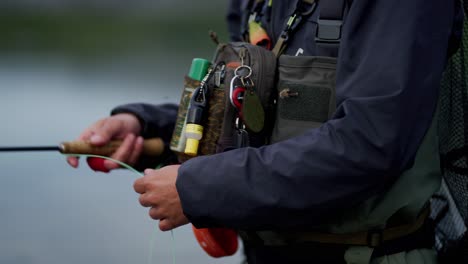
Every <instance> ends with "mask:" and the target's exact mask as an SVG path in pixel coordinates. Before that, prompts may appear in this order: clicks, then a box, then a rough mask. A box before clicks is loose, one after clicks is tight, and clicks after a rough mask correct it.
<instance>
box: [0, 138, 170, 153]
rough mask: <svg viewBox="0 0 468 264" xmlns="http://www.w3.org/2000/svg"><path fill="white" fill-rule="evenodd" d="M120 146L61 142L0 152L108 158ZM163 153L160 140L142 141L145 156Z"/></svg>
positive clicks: (1, 150) (9, 148) (114, 141)
mask: <svg viewBox="0 0 468 264" xmlns="http://www.w3.org/2000/svg"><path fill="white" fill-rule="evenodd" d="M121 144H122V140H113V141H110V142H109V143H108V144H106V145H104V146H94V145H91V143H89V142H87V141H69V142H62V143H61V144H59V145H58V146H11V147H2V146H0V152H24V151H58V152H60V153H62V154H93V155H101V156H109V155H111V154H112V153H114V152H115V151H116V150H117V149H118V148H119V147H120V145H121ZM163 151H164V142H163V141H162V139H160V138H151V139H145V140H144V141H143V154H145V155H147V156H159V155H161V154H162V153H163Z"/></svg>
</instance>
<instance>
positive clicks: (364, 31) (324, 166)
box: [116, 0, 458, 230]
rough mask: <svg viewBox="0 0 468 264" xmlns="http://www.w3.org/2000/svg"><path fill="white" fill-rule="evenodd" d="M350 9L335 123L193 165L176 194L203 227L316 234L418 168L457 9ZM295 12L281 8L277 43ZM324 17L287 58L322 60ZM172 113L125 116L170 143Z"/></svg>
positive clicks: (377, 1) (381, 4)
mask: <svg viewBox="0 0 468 264" xmlns="http://www.w3.org/2000/svg"><path fill="white" fill-rule="evenodd" d="M238 2H239V1H235V0H233V1H231V9H230V12H229V15H228V18H229V21H230V25H231V26H230V30H231V36H232V37H233V38H234V39H235V38H238V37H239V32H240V31H239V30H238V26H239V24H240V23H239V18H240V10H239V4H238ZM349 3H350V5H349V8H348V11H347V17H346V21H345V25H344V29H343V36H342V44H341V48H340V53H339V59H338V71H337V87H336V94H337V110H336V113H335V115H334V116H333V118H331V119H330V120H329V121H328V122H326V123H325V124H324V125H322V126H321V127H320V128H317V129H314V130H311V131H309V132H307V133H306V134H304V135H302V136H298V137H295V138H292V139H289V140H287V141H283V142H279V143H276V144H273V145H269V146H264V147H261V148H258V149H255V148H244V149H237V150H232V151H229V152H225V153H221V154H216V155H212V156H204V157H198V158H194V159H192V160H190V161H188V162H186V163H184V164H183V165H182V166H181V167H180V170H179V175H178V179H177V190H178V192H179V195H180V198H181V201H182V205H183V208H184V213H185V214H186V215H187V217H188V218H189V219H190V221H192V223H193V224H194V225H196V226H197V227H206V226H226V227H232V228H240V229H257V230H258V229H285V228H286V229H307V228H308V227H311V226H312V225H315V224H320V223H323V222H324V221H326V220H327V218H329V217H332V216H333V214H334V213H335V212H338V211H339V210H341V209H344V208H350V207H353V206H355V205H357V204H358V203H360V202H362V201H364V200H365V199H367V198H369V197H371V196H373V195H375V194H377V193H379V192H382V191H384V190H385V189H386V188H388V187H389V186H390V185H391V184H392V183H393V182H394V181H395V180H396V179H397V178H398V177H399V175H400V174H401V173H402V171H404V170H406V169H408V168H410V167H411V166H412V163H413V161H414V157H415V153H416V151H417V149H418V147H419V145H420V143H421V140H422V138H423V136H424V134H425V132H426V131H427V129H428V127H429V125H430V122H431V119H432V117H433V113H434V110H435V108H436V103H437V98H438V89H439V82H440V80H441V74H442V72H443V69H444V65H445V63H446V60H447V50H448V45H449V41H450V39H451V37H452V35H453V34H454V33H453V32H456V30H455V29H454V25H455V24H456V23H454V21H455V16H456V12H458V9H457V8H456V7H455V4H453V3H452V1H447V0H431V1H427V0H412V1H407V0H394V1H385V0H361V1H349ZM295 5H296V1H274V8H273V12H272V21H271V24H269V25H268V28H267V30H268V32H269V34H270V36H271V37H272V39H276V38H277V37H278V36H279V34H280V32H281V30H282V29H283V27H284V24H285V23H286V20H287V19H288V17H289V15H290V14H291V13H292V11H293V9H294V7H295ZM318 9H320V5H319V7H318ZM316 19H317V14H313V15H312V16H311V17H309V18H308V19H307V21H306V23H304V24H303V25H302V27H300V28H299V30H298V31H297V33H296V34H294V36H293V38H292V40H291V43H290V45H289V48H288V49H287V50H286V53H288V54H295V53H296V51H297V50H298V49H299V48H301V49H303V50H304V53H303V55H314V54H315V42H314V37H315V30H316ZM138 107H140V108H138ZM167 107H168V106H166V108H167ZM169 108H170V109H172V110H170V113H171V116H169V117H162V116H160V115H157V114H153V113H152V111H160V110H158V109H159V108H158V107H150V106H144V107H142V106H141V105H127V106H123V107H119V108H117V109H116V112H122V111H127V112H133V113H135V114H137V115H139V116H140V117H141V119H142V122H144V124H145V126H146V127H147V129H149V131H152V132H154V133H156V134H155V135H162V136H166V140H169V138H168V137H169V135H170V133H166V132H161V131H159V130H160V129H161V128H162V127H167V126H162V124H167V123H168V122H167V120H168V118H169V120H173V118H174V116H175V111H176V110H175V108H171V107H169ZM156 113H158V112H156ZM161 113H163V112H161Z"/></svg>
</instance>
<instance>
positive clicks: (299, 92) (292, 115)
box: [271, 55, 336, 143]
mask: <svg viewBox="0 0 468 264" xmlns="http://www.w3.org/2000/svg"><path fill="white" fill-rule="evenodd" d="M278 72H279V80H278V84H277V109H276V121H275V127H274V129H273V133H272V139H271V141H272V143H275V142H278V141H282V140H285V139H288V138H291V137H294V136H298V135H300V134H303V133H304V132H306V131H307V130H309V129H313V128H317V127H319V126H320V125H321V124H322V123H324V122H325V121H327V120H328V119H329V118H330V117H331V116H332V115H333V113H334V112H335V108H336V105H335V104H336V99H335V97H336V92H335V84H336V59H335V58H328V57H312V56H300V57H297V56H288V55H282V56H280V58H279V67H278Z"/></svg>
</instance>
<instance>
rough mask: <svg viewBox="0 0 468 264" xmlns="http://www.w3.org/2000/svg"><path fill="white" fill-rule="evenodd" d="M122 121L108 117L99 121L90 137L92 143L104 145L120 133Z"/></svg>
mask: <svg viewBox="0 0 468 264" xmlns="http://www.w3.org/2000/svg"><path fill="white" fill-rule="evenodd" d="M121 127H122V122H121V121H120V120H118V119H112V118H106V119H104V120H103V121H102V122H99V121H98V122H97V123H96V126H95V127H94V129H93V135H92V136H91V137H90V138H89V140H90V142H91V144H93V145H96V146H102V145H105V144H107V143H108V142H109V141H110V140H111V139H113V138H115V137H116V136H117V135H119V132H120V130H121Z"/></svg>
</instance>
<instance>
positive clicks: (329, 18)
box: [315, 0, 346, 58]
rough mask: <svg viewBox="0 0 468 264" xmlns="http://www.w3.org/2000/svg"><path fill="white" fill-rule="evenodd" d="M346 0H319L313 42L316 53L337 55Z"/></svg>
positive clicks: (328, 55) (330, 55) (327, 55)
mask: <svg viewBox="0 0 468 264" xmlns="http://www.w3.org/2000/svg"><path fill="white" fill-rule="evenodd" d="M345 5H346V0H326V1H321V2H320V14H319V17H318V20H317V33H316V35H315V44H316V46H317V54H318V55H319V56H326V57H335V58H336V57H338V50H339V48H340V42H341V33H342V28H343V20H344V9H345Z"/></svg>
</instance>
